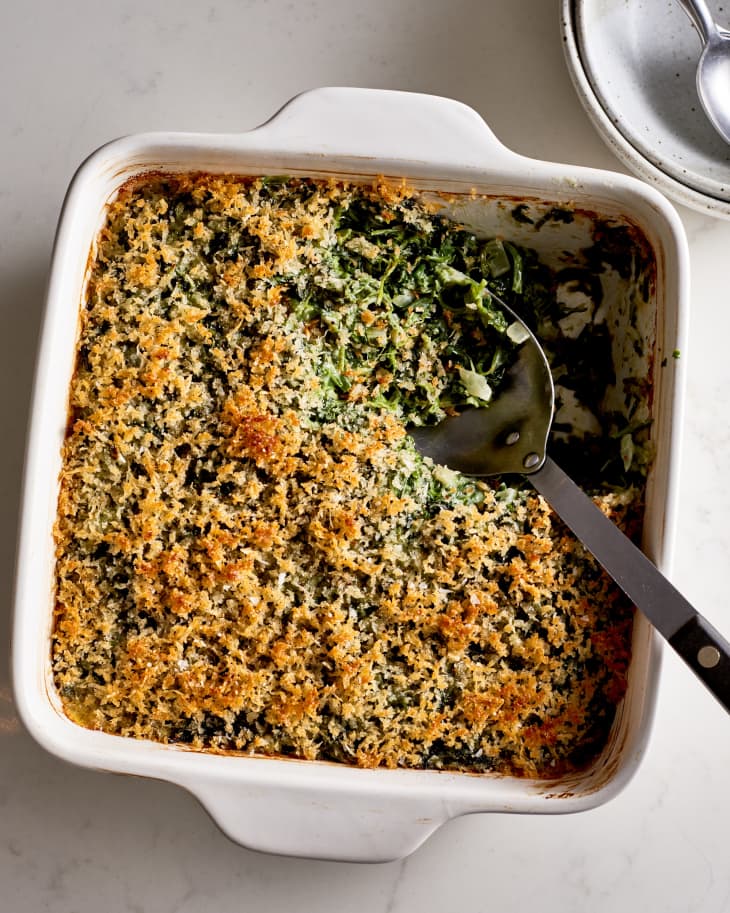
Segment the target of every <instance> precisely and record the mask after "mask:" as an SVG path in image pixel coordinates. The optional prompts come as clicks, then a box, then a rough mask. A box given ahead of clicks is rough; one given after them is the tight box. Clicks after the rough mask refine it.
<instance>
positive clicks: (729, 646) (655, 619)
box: [528, 457, 730, 711]
mask: <svg viewBox="0 0 730 913" xmlns="http://www.w3.org/2000/svg"><path fill="white" fill-rule="evenodd" d="M528 478H529V479H530V481H531V482H532V483H533V485H534V486H535V488H536V489H537V490H538V491H539V492H540V494H541V495H542V496H543V497H544V498H545V500H546V501H547V502H548V503H549V504H550V506H551V507H552V508H553V510H554V511H555V512H556V513H557V514H558V516H559V517H560V518H561V520H562V521H563V522H564V523H565V524H566V526H568V527H569V528H570V529H571V530H572V531H573V532H574V533H575V535H576V536H577V537H578V539H580V541H581V542H582V543H583V545H585V547H586V548H587V549H588V551H589V552H591V554H592V555H593V556H594V558H595V559H596V560H597V561H598V562H599V563H600V564H601V565H602V566H603V568H604V570H606V571H607V573H608V574H609V575H610V576H611V577H613V579H614V580H615V581H616V583H617V584H618V585H619V586H620V587H621V589H622V590H623V591H624V593H626V595H627V596H628V597H629V599H631V601H632V602H633V603H634V605H635V606H636V608H637V609H639V610H640V611H641V612H643V613H644V615H646V616H647V618H648V619H649V621H650V622H651V623H652V624H653V625H654V627H655V628H656V629H657V630H658V631H659V633H660V634H662V635H663V636H664V637H665V638H666V639H667V641H668V642H669V643H670V644H671V646H672V647H674V649H675V650H676V651H677V653H679V655H680V656H681V657H682V659H683V660H684V661H685V662H686V663H687V665H688V666H689V667H690V668H691V669H692V671H693V672H694V673H695V675H697V676H698V677H699V678H700V679H701V680H702V681H703V682H704V683H705V685H706V686H707V687H708V688H709V689H710V691H712V693H713V694H714V695H715V697H716V698H717V699H718V701H720V703H721V704H722V705H723V706H724V707H725V709H726V710H728V711H730V643H728V641H727V640H725V638H724V637H723V636H722V635H721V634H720V633H719V632H718V631H716V630H715V628H713V626H712V625H711V624H710V623H709V622H708V621H707V619H706V618H704V617H703V616H702V615H700V614H699V612H697V611H696V609H694V608H693V607H692V606H691V605H690V603H689V602H687V600H686V599H685V598H684V596H682V594H681V593H680V592H678V591H677V590H676V589H675V588H674V587H673V586H672V584H671V583H670V582H669V581H668V580H667V578H666V577H664V576H663V575H662V574H660V573H659V571H658V570H657V569H656V568H655V567H654V565H653V564H652V563H651V561H649V559H648V558H647V557H646V555H644V553H643V552H642V551H640V550H639V549H638V548H637V547H636V546H635V545H634V544H633V542H632V541H631V540H630V539H629V538H628V537H626V536H625V535H624V534H623V533H622V532H621V530H620V529H619V528H618V527H617V526H616V525H615V524H614V523H612V522H611V521H610V520H609V519H608V518H607V517H606V516H604V515H603V514H602V513H601V511H600V510H599V509H598V507H596V505H595V504H594V503H593V501H591V499H590V498H589V497H588V496H587V495H586V494H584V493H583V491H581V489H580V488H579V487H578V486H577V485H576V484H575V482H573V480H572V479H570V478H569V477H568V476H567V475H566V474H565V473H564V472H563V470H562V469H560V467H559V466H557V465H556V464H555V463H554V462H553V461H552V460H551V459H550V458H549V457H547V458H546V459H545V462H544V463H543V465H542V468H541V469H539V470H537V472H533V473H531V474H530V475H529V476H528Z"/></svg>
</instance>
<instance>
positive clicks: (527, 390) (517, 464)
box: [409, 294, 730, 711]
mask: <svg viewBox="0 0 730 913" xmlns="http://www.w3.org/2000/svg"><path fill="white" fill-rule="evenodd" d="M492 297H493V298H494V300H495V301H496V302H497V304H499V305H500V306H501V307H502V308H504V310H505V312H506V313H507V314H509V316H510V318H511V319H512V320H515V321H517V322H518V323H520V324H521V325H522V326H523V327H524V330H525V334H526V339H525V341H524V342H523V343H522V344H521V346H520V347H519V350H518V354H517V358H516V360H515V362H514V364H513V365H512V366H511V368H510V369H509V371H508V373H507V375H506V378H505V387H504V389H503V390H502V391H501V392H500V394H499V395H498V396H497V397H496V398H495V400H494V402H493V403H491V404H490V405H489V407H488V408H485V409H467V410H466V411H464V412H463V413H462V414H461V415H458V416H453V417H451V418H447V419H445V420H444V421H442V422H441V423H440V424H438V425H435V426H432V427H419V428H415V427H413V428H409V433H410V434H411V436H412V437H413V439H414V441H415V443H416V447H417V449H418V450H419V451H420V452H421V453H422V454H423V455H424V456H429V457H431V459H433V460H434V462H436V463H441V464H443V465H446V466H448V467H449V468H450V469H455V470H457V471H459V472H463V473H465V474H467V475H473V476H490V475H499V474H502V473H525V474H527V475H529V478H530V481H531V482H532V484H533V485H534V486H535V488H536V489H537V491H538V492H539V493H540V494H541V495H542V496H543V497H544V498H545V500H546V501H547V502H548V503H549V504H550V506H551V507H552V508H553V510H554V511H555V512H556V513H557V514H558V516H559V517H560V518H561V519H562V520H563V522H564V523H565V524H566V526H568V527H569V528H570V529H572V531H573V532H574V533H575V535H576V536H577V537H578V539H579V540H580V541H581V542H582V543H583V545H584V546H585V547H586V548H587V549H588V550H589V551H590V552H591V553H592V554H593V556H594V557H595V558H596V559H597V561H598V562H599V563H600V564H601V565H602V566H603V568H604V569H605V570H606V571H607V572H608V574H609V575H610V576H611V577H613V579H614V580H615V581H616V583H617V584H618V585H619V586H620V587H621V589H622V590H623V591H624V592H625V593H626V595H627V596H628V597H629V598H630V599H631V601H632V602H633V603H634V605H635V606H636V607H637V608H638V609H640V610H641V611H642V612H643V613H644V614H645V615H646V616H647V618H648V619H649V621H651V623H652V624H653V625H654V627H655V628H656V629H657V630H658V631H659V632H660V633H661V634H662V635H663V636H664V637H665V638H666V639H667V641H668V642H669V643H670V644H671V646H672V647H674V649H675V650H676V651H677V653H679V655H680V656H681V657H682V659H683V660H684V661H685V662H686V663H687V664H688V665H689V667H690V668H691V669H692V670H693V672H694V673H695V674H696V675H697V676H698V677H699V678H700V679H701V680H702V681H703V682H704V683H705V685H706V686H707V687H708V688H709V689H710V691H712V693H713V694H714V695H715V697H716V698H717V699H718V700H719V701H720V703H721V704H723V706H724V707H725V708H726V710H728V711H730V643H728V642H727V641H726V640H725V638H724V637H723V636H722V635H721V634H720V633H719V632H718V631H716V630H715V628H713V626H712V625H711V624H710V623H709V622H708V621H707V619H706V618H704V617H703V616H702V615H700V614H699V612H697V611H696V610H695V609H694V608H693V607H692V606H691V605H690V604H689V602H687V600H686V599H685V598H684V596H682V595H681V594H680V593H679V592H678V591H677V590H676V589H675V588H674V587H673V586H672V584H671V583H669V581H668V580H667V579H666V577H664V576H663V575H662V574H660V573H659V571H658V570H657V569H656V568H655V567H654V565H653V564H652V563H651V561H649V559H648V558H647V557H646V556H645V555H644V554H643V552H641V551H640V550H639V549H638V548H637V547H636V546H635V545H634V544H633V542H631V540H630V539H628V538H627V537H626V536H625V535H624V534H623V533H622V532H621V531H620V530H619V528H618V527H617V526H615V525H614V524H613V523H612V522H611V521H610V520H609V519H608V518H607V517H605V516H604V515H603V513H601V511H600V510H599V509H598V507H596V505H595V504H594V503H593V501H591V499H590V498H589V497H588V496H587V495H585V494H584V493H583V492H582V491H581V489H580V488H579V487H578V486H577V485H576V484H575V482H573V481H572V480H571V479H570V478H569V477H568V476H567V475H566V474H565V473H564V472H563V470H562V469H560V468H559V467H558V466H557V465H556V464H555V463H554V462H553V461H552V460H551V459H550V457H549V456H547V455H546V452H545V451H546V447H547V438H548V433H549V431H550V425H551V424H552V418H553V410H554V405H555V392H554V389H553V382H552V377H551V375H550V368H549V366H548V363H547V359H546V358H545V353H544V352H543V350H542V347H541V346H540V344H539V343H538V341H537V339H536V338H535V336H534V335H533V334H532V333H531V332H530V330H529V328H528V327H527V326H526V325H525V324H524V322H523V321H522V320H520V318H519V317H518V316H517V315H516V314H515V313H514V311H512V309H511V308H510V307H508V306H507V305H506V304H505V303H504V302H503V301H501V300H500V299H499V297H498V296H497V295H494V294H493V295H492Z"/></svg>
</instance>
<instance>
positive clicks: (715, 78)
mask: <svg viewBox="0 0 730 913" xmlns="http://www.w3.org/2000/svg"><path fill="white" fill-rule="evenodd" d="M680 2H681V4H682V8H683V9H684V10H685V12H686V13H687V15H688V16H689V17H690V19H691V20H692V23H693V25H694V26H695V28H696V29H697V31H698V33H699V35H700V38H701V39H702V41H703V43H704V49H703V51H702V54H701V56H700V61H699V64H698V66H697V94H698V95H699V98H700V102H701V104H702V107H703V109H704V112H705V114H706V115H707V119H708V120H709V121H710V123H711V124H712V126H713V127H714V128H715V130H716V131H717V132H718V133H719V134H720V136H721V137H722V138H723V139H724V140H725V142H726V143H730V32H728V31H726V30H725V29H723V28H720V26H718V25H717V23H716V22H715V21H714V19H713V18H712V14H711V13H710V11H709V9H708V7H707V5H706V3H705V0H680Z"/></svg>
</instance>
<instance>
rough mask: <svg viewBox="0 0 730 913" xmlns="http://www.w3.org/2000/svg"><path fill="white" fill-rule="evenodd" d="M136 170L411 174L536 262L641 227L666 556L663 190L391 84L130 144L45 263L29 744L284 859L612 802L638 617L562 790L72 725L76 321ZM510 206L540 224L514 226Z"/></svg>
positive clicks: (666, 236)
mask: <svg viewBox="0 0 730 913" xmlns="http://www.w3.org/2000/svg"><path fill="white" fill-rule="evenodd" d="M147 171H178V172H180V171H204V172H213V173H230V174H236V175H280V174H287V175H291V176H295V177H296V176H308V177H332V178H342V179H347V180H353V181H371V180H372V179H373V178H374V177H376V176H380V175H383V176H385V177H391V178H396V179H400V178H405V179H406V180H407V181H408V183H409V184H410V185H411V186H414V187H416V188H418V189H419V190H422V191H423V192H425V193H426V194H428V193H433V194H434V199H438V200H439V204H440V206H442V207H444V209H443V211H444V213H445V214H446V215H451V216H452V217H453V218H455V219H456V220H457V221H460V222H462V223H464V224H466V225H468V226H469V227H470V228H472V229H473V230H474V231H476V232H477V233H478V234H481V235H500V234H502V235H505V236H506V237H508V238H510V239H511V240H514V241H516V242H517V243H519V244H524V245H525V246H530V247H533V248H536V249H537V250H538V251H539V252H540V254H541V255H542V256H544V257H545V258H546V259H547V260H548V261H549V260H550V258H551V257H553V258H555V257H557V256H559V255H560V253H561V252H566V251H567V252H571V251H577V250H579V249H581V248H583V247H586V246H587V245H588V244H589V243H590V242H591V232H592V228H593V227H594V225H595V221H596V220H597V219H600V220H612V221H613V222H615V223H618V224H625V225H627V226H630V227H632V229H635V230H638V231H639V232H640V233H641V234H643V236H644V237H645V239H646V242H647V244H648V246H649V247H650V249H651V250H652V252H653V255H654V258H655V262H656V274H655V277H654V281H653V282H652V283H651V290H650V301H649V308H648V311H646V312H645V314H644V319H643V322H642V327H641V332H642V334H643V335H644V336H645V338H646V341H648V343H649V346H650V352H651V356H650V360H651V363H652V364H653V366H654V370H653V375H654V389H653V400H652V410H653V415H652V429H653V430H652V439H653V441H654V444H655V447H656V460H655V462H654V465H653V469H652V472H651V475H650V477H649V480H648V487H647V499H646V514H645V523H644V539H643V546H644V549H645V551H646V552H647V554H648V555H649V556H650V557H651V558H652V560H654V562H655V563H656V564H657V565H658V566H659V568H660V569H661V570H663V571H664V572H666V571H667V569H668V564H669V559H670V556H671V546H672V534H673V533H672V531H673V518H674V503H675V488H676V477H677V466H676V463H677V460H676V456H677V452H678V438H679V431H680V427H681V395H682V371H683V365H684V359H681V360H676V359H672V358H671V357H669V358H668V359H667V355H671V353H672V352H673V350H675V349H677V348H679V349H681V350H683V351H684V348H685V345H684V343H685V339H684V335H685V333H684V314H685V311H686V306H687V300H688V281H689V276H688V253H687V246H686V240H685V238H684V233H683V229H682V226H681V223H680V221H679V219H678V217H677V215H676V213H675V212H674V210H673V209H672V207H671V206H670V205H669V204H668V203H667V202H666V201H665V200H664V198H663V197H662V196H661V195H660V194H659V193H657V192H656V191H654V190H653V189H652V188H651V187H648V186H646V185H644V184H642V183H641V182H639V181H637V180H635V179H633V178H630V177H626V176H623V175H619V174H612V173H609V172H602V171H596V170H591V169H586V168H580V167H575V166H565V165H556V164H552V163H548V162H540V161H536V160H532V159H529V158H525V157H522V156H519V155H517V154H515V153H513V152H511V151H509V150H508V149H506V148H505V147H504V146H502V145H501V144H500V143H499V142H498V141H497V140H496V138H495V137H494V135H493V134H492V133H491V131H490V130H489V128H488V127H487V126H486V124H485V123H484V121H483V120H481V118H480V117H479V116H478V115H477V114H476V113H475V112H474V111H473V110H471V109H470V108H468V107H466V106H464V105H462V104H460V103H458V102H455V101H451V100H448V99H444V98H437V97H432V96H426V95H417V94H409V93H403V92H385V91H377V90H367V89H340V88H329V89H317V90H313V91H311V92H308V93H305V94H303V95H300V96H298V97H296V98H295V99H293V100H292V101H291V102H289V103H288V104H287V105H286V106H285V107H284V108H283V109H282V110H281V111H280V112H279V113H278V114H277V115H276V116H275V117H274V118H273V119H272V120H270V121H269V122H267V123H266V124H264V125H263V126H261V127H259V128H257V129H255V130H253V131H251V132H248V133H243V134H231V135H220V136H216V135H204V134H170V133H158V134H146V135H139V136H131V137H126V138H124V139H120V140H117V141H115V142H113V143H110V144H109V145H106V146H103V147H102V148H101V149H99V150H98V151H97V152H95V153H94V154H93V155H92V156H91V157H90V158H89V159H87V161H86V162H84V164H83V165H82V166H81V167H80V169H79V171H78V172H77V174H76V176H75V177H74V179H73V182H72V184H71V186H70V189H69V191H68V194H67V197H66V200H65V203H64V207H63V212H62V215H61V219H60V223H59V228H58V234H57V238H56V243H55V247H54V253H53V263H52V270H51V277H50V283H49V289H48V297H47V305H46V314H45V321H44V327H43V333H42V339H41V346H40V353H39V360H38V366H37V371H36V380H35V391H34V397H33V410H32V419H31V427H30V435H29V442H28V450H27V457H26V471H25V480H24V495H23V501H22V513H21V531H20V544H19V552H18V567H17V585H16V602H15V626H14V643H13V664H14V686H15V693H16V700H17V704H18V708H19V711H20V714H21V716H22V719H23V720H24V722H25V724H26V726H27V727H28V729H29V730H30V732H31V734H32V735H33V736H34V737H35V738H36V739H37V740H38V742H40V743H41V744H42V745H43V746H44V747H45V748H47V749H48V750H49V751H50V752H52V753H53V754H55V755H57V756H59V757H60V758H63V759H64V760H67V761H70V762H72V763H76V764H80V765H83V766H86V767H91V768H96V769H100V770H105V771H111V772H116V773H125V774H134V775H139V776H145V777H152V778H157V779H162V780H167V781H169V782H172V783H176V784H178V785H180V786H182V787H184V788H186V789H188V790H189V791H190V792H192V793H193V794H194V795H195V796H197V798H198V799H199V800H200V801H201V802H202V803H203V805H204V806H205V807H206V809H207V810H208V811H209V813H210V814H211V815H212V817H213V818H214V819H215V820H216V821H217V823H218V824H219V825H220V827H221V828H222V829H223V830H224V831H225V832H226V833H227V834H228V835H229V836H230V837H231V838H233V839H234V840H236V841H238V842H239V843H241V844H243V845H245V846H247V847H251V848H255V849H259V850H265V851H271V852H277V853H283V854H290V855H299V856H309V857H318V858H328V859H341V860H351V861H354V860H358V861H371V862H375V861H385V860H390V859H395V858H400V857H402V856H404V855H406V854H408V853H410V852H412V851H413V850H414V849H415V848H416V847H417V846H418V845H419V844H420V843H421V842H422V841H423V840H424V839H425V838H426V837H427V836H428V835H429V834H430V833H431V832H433V831H434V830H435V829H436V828H437V827H439V826H440V825H441V824H443V823H444V822H445V821H447V820H448V819H450V818H452V817H455V816H457V815H462V814H468V813H473V812H520V813H562V812H576V811H581V810H584V809H588V808H591V807H594V806H596V805H599V804H601V803H603V802H605V801H607V800H608V799H610V798H611V797H612V796H614V795H615V794H616V793H617V792H618V791H619V790H620V789H621V788H622V787H623V786H624V785H625V784H626V783H627V782H628V780H629V779H630V777H631V775H632V774H633V772H634V771H635V769H636V767H637V765H638V763H639V760H640V758H641V755H642V753H643V751H644V748H645V746H646V743H647V739H648V736H649V730H650V726H651V719H652V715H653V709H654V702H655V695H656V688H657V679H658V671H659V655H660V649H659V644H658V642H657V638H656V636H655V634H654V632H653V630H652V629H651V627H650V625H649V624H648V622H646V620H645V619H644V618H643V617H641V616H637V618H636V622H635V625H634V638H633V652H632V660H631V665H630V670H629V677H628V690H627V693H626V696H625V698H624V699H623V701H622V703H621V705H620V706H619V709H618V712H617V715H616V719H615V722H614V725H613V728H612V730H611V734H610V737H609V741H608V744H607V745H606V747H605V749H604V750H603V752H602V753H601V755H600V756H599V757H598V758H597V759H596V760H595V761H594V762H593V763H592V764H591V765H590V766H588V767H587V768H586V769H585V770H583V771H581V772H580V773H577V774H575V773H574V774H571V775H569V776H565V777H562V778H560V779H554V780H528V779H524V778H518V777H513V776H504V775H499V776H498V775H474V774H468V773H458V772H442V771H425V770H385V769H372V770H371V769H359V768H354V767H348V766H346V765H339V764H332V763H325V762H316V761H298V760H291V759H278V758H264V757H252V756H251V757H250V756H240V755H239V756H234V755H217V754H206V753H203V752H196V751H191V750H186V749H185V748H182V747H178V746H174V745H162V744H158V743H153V742H147V741H142V740H134V739H126V738H122V737H119V736H115V735H110V734H106V733H102V732H96V731H91V730H87V729H84V728H82V727H80V726H78V725H76V724H74V723H72V722H71V721H70V720H69V719H67V718H66V717H65V716H64V714H63V711H62V707H61V701H60V698H59V695H58V694H57V692H56V689H55V685H54V682H53V677H52V672H51V650H50V639H51V626H52V621H53V574H54V543H53V525H54V521H55V515H56V504H57V497H58V477H59V471H60V466H61V446H62V443H63V440H64V436H65V431H66V422H67V407H68V387H69V382H70V378H71V375H72V372H73V367H74V357H75V345H76V338H77V331H78V313H79V307H80V304H81V301H82V300H83V294H84V287H85V281H86V276H87V270H88V266H89V259H90V257H89V255H90V251H91V250H92V247H93V244H94V239H95V237H96V234H97V232H98V230H99V228H100V227H101V224H102V222H103V219H104V215H105V207H106V206H107V204H108V202H109V201H110V200H111V199H112V198H113V197H114V195H115V193H116V191H117V190H118V189H119V188H120V187H121V186H122V185H123V184H124V183H125V182H126V181H127V180H129V179H130V178H131V177H133V176H135V175H139V174H141V173H144V172H147ZM474 191H476V193H474ZM437 194H439V195H438V196H436V195H437ZM516 206H521V207H522V211H523V212H524V211H526V212H529V213H530V214H531V216H532V217H533V218H532V221H527V220H521V221H515V219H514V217H513V215H512V213H513V211H514V209H515V207H516ZM525 207H526V208H525ZM556 207H557V208H559V207H565V208H570V209H571V210H572V211H573V212H574V213H575V218H574V219H573V220H572V221H570V222H568V221H562V220H559V219H553V220H549V219H548V220H543V225H542V227H541V228H540V229H539V230H537V229H536V224H539V223H540V216H541V215H545V214H547V213H549V212H551V211H553V210H555V208H556ZM606 293H607V296H608V297H609V299H610V301H609V307H611V308H613V310H614V312H615V315H616V317H617V319H618V320H619V332H621V331H622V330H626V329H627V327H626V326H623V327H621V325H620V320H621V315H622V314H623V315H625V314H626V311H627V308H626V307H624V306H623V305H624V304H625V299H626V297H627V296H628V295H629V294H630V290H629V289H628V288H627V287H622V286H620V284H619V285H618V286H615V287H614V288H613V289H607V290H606ZM624 323H625V320H624ZM662 364H664V365H665V367H662V368H661V369H660V368H659V366H660V365H662Z"/></svg>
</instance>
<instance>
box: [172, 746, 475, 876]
mask: <svg viewBox="0 0 730 913" xmlns="http://www.w3.org/2000/svg"><path fill="white" fill-rule="evenodd" d="M254 763H255V762H254ZM275 763H277V764H287V763H292V762H287V761H276V762H275ZM294 763H296V762H294ZM307 763H309V762H307ZM364 773H365V775H366V776H367V774H368V773H369V772H368V771H364ZM170 779H172V780H173V782H177V784H178V785H179V786H182V787H183V788H184V789H186V790H188V792H190V793H192V795H194V796H195V798H196V799H197V800H198V801H199V802H200V803H201V804H202V805H203V807H204V808H205V810H206V811H207V812H208V814H209V815H210V817H211V818H212V819H213V821H215V823H216V824H217V825H218V827H219V828H220V829H221V830H222V831H223V833H225V834H226V835H227V836H228V837H229V838H230V839H231V840H233V841H234V842H235V843H238V844H240V845H241V846H244V847H246V848H248V849H252V850H258V851H260V852H264V853H275V854H277V855H284V856H299V857H304V858H307V859H327V860H330V861H333V862H392V861H394V860H397V859H402V858H404V857H405V856H408V855H410V854H411V853H412V852H414V851H415V850H416V849H417V848H418V847H419V846H420V845H421V844H422V843H423V842H424V841H425V840H426V839H427V838H428V837H429V836H430V835H431V834H432V833H433V832H434V831H435V830H437V829H438V828H439V827H441V825H443V824H445V823H446V821H448V820H449V818H452V817H454V815H455V814H458V812H455V811H454V810H448V809H447V807H446V806H447V804H446V803H445V802H443V801H441V800H440V799H438V798H431V799H424V798H423V797H421V798H418V797H414V796H411V795H409V793H408V790H404V789H401V790H399V791H397V792H395V791H394V792H392V793H391V794H390V796H380V797H375V798H374V797H373V796H372V795H370V796H368V795H366V794H365V793H363V792H362V791H360V790H353V791H349V790H338V789H336V788H335V786H334V778H331V779H329V781H328V782H327V783H326V784H319V785H316V784H312V783H310V784H308V785H306V786H303V785H302V784H299V785H298V786H293V785H292V784H290V783H289V782H287V781H286V778H285V777H283V776H280V777H279V778H278V779H279V786H278V788H273V786H272V784H271V783H268V784H266V785H263V784H255V783H253V784H251V783H250V784H246V785H241V784H236V783H234V782H232V781H231V780H227V781H224V780H218V779H216V778H213V777H210V778H208V777H198V778H196V779H195V780H194V781H193V780H189V779H188V780H185V779H183V778H170Z"/></svg>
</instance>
